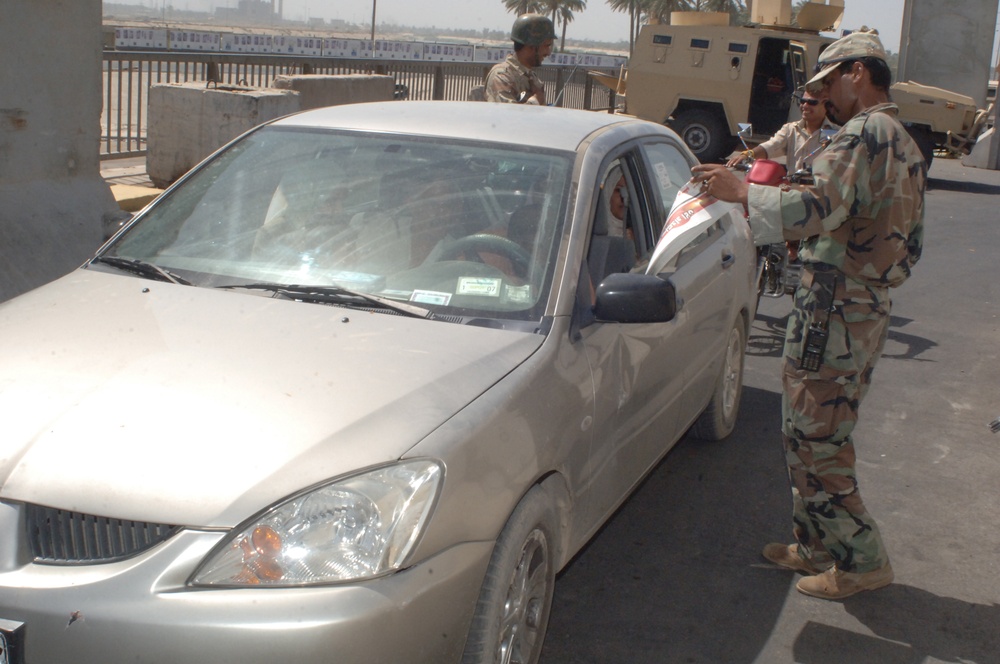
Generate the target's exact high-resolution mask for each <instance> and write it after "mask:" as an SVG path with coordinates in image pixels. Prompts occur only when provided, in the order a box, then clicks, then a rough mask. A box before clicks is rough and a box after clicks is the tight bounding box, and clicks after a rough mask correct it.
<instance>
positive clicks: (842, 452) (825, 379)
mask: <svg viewBox="0 0 1000 664" xmlns="http://www.w3.org/2000/svg"><path fill="white" fill-rule="evenodd" d="M895 112H896V110H895V106H893V105H892V104H881V105H878V106H875V107H873V108H871V109H868V110H867V111H865V112H863V113H861V114H859V115H857V116H855V117H854V118H853V119H851V120H850V121H849V122H848V123H847V124H846V125H845V126H844V127H843V129H842V130H841V131H840V132H839V133H838V134H837V136H836V137H835V138H834V140H833V142H832V143H831V145H830V146H829V147H828V148H827V150H826V151H824V152H823V153H821V154H820V155H818V156H817V158H816V160H815V161H814V162H813V170H814V173H815V176H816V184H815V185H814V186H809V187H804V188H798V189H788V190H786V191H782V192H780V193H778V194H768V193H767V192H759V195H758V197H757V198H756V199H754V200H751V205H750V206H749V207H750V211H751V225H752V226H753V225H754V223H755V221H754V214H755V211H754V208H755V207H756V209H757V213H758V215H759V214H760V213H761V211H763V213H764V215H765V217H766V216H768V215H770V219H766V218H765V219H763V221H762V220H761V219H760V218H759V217H758V220H757V222H756V223H758V224H761V223H762V224H763V225H764V226H765V227H767V226H770V228H769V230H772V231H773V226H774V225H775V223H776V222H778V221H780V224H781V227H782V230H783V232H784V237H785V238H786V239H790V240H794V239H802V240H803V246H802V249H801V251H800V255H801V257H802V261H803V268H804V269H803V276H802V283H801V285H800V286H799V288H798V289H797V290H796V292H795V295H794V300H795V301H794V306H793V310H792V313H791V316H790V317H789V321H788V327H787V329H786V333H785V350H784V354H785V363H784V367H783V373H782V382H783V394H782V434H783V440H784V446H785V453H786V458H787V462H788V472H789V478H790V480H791V484H792V497H793V517H792V518H793V532H794V535H795V538H796V540H797V541H798V543H799V547H800V552H801V553H802V554H803V555H804V556H805V557H806V558H807V559H809V560H811V561H812V562H813V563H814V564H815V565H817V566H819V567H823V566H828V565H829V564H831V563H834V564H836V566H837V567H838V568H839V569H842V570H844V571H846V572H854V573H864V572H870V571H873V570H875V569H878V568H880V567H883V566H884V565H885V564H887V563H888V562H889V559H888V556H887V554H886V551H885V545H884V544H883V542H882V537H881V535H880V533H879V529H878V526H877V525H876V523H875V521H874V519H872V517H871V515H870V514H869V513H868V511H867V510H866V509H865V505H864V502H863V501H862V499H861V494H860V492H859V490H858V481H857V476H856V473H855V470H854V468H855V448H854V442H853V439H852V436H851V434H852V432H853V430H854V426H855V424H856V423H857V420H858V411H859V408H860V406H861V401H862V399H863V398H864V396H865V394H866V393H867V391H868V388H869V386H870V384H871V379H872V372H873V371H874V368H875V364H876V362H877V361H878V359H879V357H880V356H881V354H882V350H883V348H884V346H885V341H886V337H887V335H888V331H889V312H890V306H891V302H890V298H889V288H890V287H895V286H899V285H900V284H902V283H903V282H904V281H905V280H906V279H907V278H908V277H909V276H910V271H911V269H912V267H913V265H914V264H915V263H916V262H917V261H918V260H919V259H920V253H921V249H922V241H923V214H924V205H923V198H924V189H925V187H926V181H927V167H926V164H925V162H924V160H923V158H922V157H921V155H920V151H919V150H918V148H917V146H916V144H915V143H914V142H913V141H912V139H910V137H909V135H908V134H907V133H906V130H905V129H904V128H903V127H902V125H900V124H899V123H898V122H897V121H896V120H895V117H894V116H895ZM754 189H768V188H767V187H757V186H753V187H751V190H754ZM770 189H772V190H775V189H776V188H774V187H770ZM768 196H770V197H771V198H770V200H768ZM776 199H780V200H776ZM775 204H777V209H776V208H775V207H773V206H774V205H775ZM755 232H756V230H755ZM820 271H824V272H825V271H833V272H834V273H835V274H837V275H838V279H837V286H836V289H835V291H834V300H833V304H834V309H833V311H832V312H830V314H829V319H828V321H827V322H828V333H829V338H828V341H827V345H826V349H825V352H824V354H823V362H822V365H821V366H820V368H819V370H818V371H814V372H812V371H805V370H802V369H799V368H798V366H799V360H800V358H801V356H802V349H803V345H804V341H805V336H806V333H807V331H808V328H809V324H810V322H811V321H812V320H813V319H814V316H815V311H814V309H815V308H816V293H815V292H814V290H813V289H812V286H813V279H812V275H813V274H814V273H816V272H820Z"/></svg>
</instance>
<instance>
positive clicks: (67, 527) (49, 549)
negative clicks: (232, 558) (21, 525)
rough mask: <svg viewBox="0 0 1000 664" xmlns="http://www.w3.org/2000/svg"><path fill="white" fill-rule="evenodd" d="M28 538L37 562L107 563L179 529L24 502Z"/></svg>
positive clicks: (155, 543)
mask: <svg viewBox="0 0 1000 664" xmlns="http://www.w3.org/2000/svg"><path fill="white" fill-rule="evenodd" d="M26 507H27V519H26V525H27V530H28V541H29V543H30V546H31V553H32V555H33V556H34V557H35V561H36V562H40V563H49V564H55V565H83V564H93V563H109V562H113V561H115V560H122V559H124V558H128V557H130V556H134V555H136V554H139V553H142V552H143V551H146V550H147V549H150V548H152V547H154V546H156V545H157V544H159V543H160V542H163V541H165V540H167V539H169V538H170V537H171V536H173V534H174V533H176V532H177V531H178V530H180V528H179V527H178V526H167V525H163V524H159V523H146V522H143V521H123V520H121V519H109V518H107V517H102V516H92V515H90V514H79V513H78V512H67V511H65V510H58V509H53V508H51V507H42V506H40V505H26Z"/></svg>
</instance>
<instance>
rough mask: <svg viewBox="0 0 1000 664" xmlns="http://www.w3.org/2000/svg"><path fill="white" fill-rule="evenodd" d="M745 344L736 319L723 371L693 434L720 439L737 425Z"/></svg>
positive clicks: (741, 328)
mask: <svg viewBox="0 0 1000 664" xmlns="http://www.w3.org/2000/svg"><path fill="white" fill-rule="evenodd" d="M746 345H747V340H746V332H745V328H744V326H743V320H742V319H739V320H737V321H736V324H735V325H733V329H732V330H730V331H729V341H728V342H727V344H726V356H725V358H724V359H723V363H722V373H721V374H720V375H719V378H718V381H717V382H716V384H715V391H714V392H713V393H712V400H711V401H709V402H708V406H707V407H706V408H705V411H704V412H703V413H702V414H701V416H700V417H699V418H698V420H697V421H696V422H695V423H694V426H693V427H692V428H691V433H692V434H693V435H694V437H695V438H699V439H701V440H722V439H723V438H725V437H726V436H728V435H729V434H731V433H732V432H733V429H734V428H736V416H737V415H738V414H739V412H740V398H741V397H742V396H743V358H744V356H745V354H746V353H745V351H746Z"/></svg>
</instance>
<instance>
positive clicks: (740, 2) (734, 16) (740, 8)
mask: <svg viewBox="0 0 1000 664" xmlns="http://www.w3.org/2000/svg"><path fill="white" fill-rule="evenodd" d="M692 4H693V5H694V6H693V7H692V9H694V10H695V11H699V12H726V13H727V14H729V22H730V24H732V25H743V24H744V23H746V22H747V20H748V19H749V16H750V11H749V10H748V9H747V6H746V4H747V3H746V2H745V1H744V0H692Z"/></svg>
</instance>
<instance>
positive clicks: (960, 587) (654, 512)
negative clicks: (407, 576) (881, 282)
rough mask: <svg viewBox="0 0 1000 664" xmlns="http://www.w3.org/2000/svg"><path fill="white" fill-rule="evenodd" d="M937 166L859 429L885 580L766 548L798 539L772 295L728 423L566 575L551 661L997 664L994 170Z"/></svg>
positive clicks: (672, 468) (644, 493)
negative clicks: (884, 550) (866, 586)
mask: <svg viewBox="0 0 1000 664" xmlns="http://www.w3.org/2000/svg"><path fill="white" fill-rule="evenodd" d="M930 176H931V177H930V182H929V191H928V193H927V197H926V210H927V214H926V232H925V241H924V255H923V258H922V260H921V261H920V263H918V264H917V266H916V267H915V269H914V274H913V277H912V278H911V279H910V280H909V281H907V282H906V283H905V284H904V285H903V286H902V287H901V288H899V289H897V290H895V291H894V292H893V309H892V322H891V328H890V332H889V341H888V343H887V346H886V351H885V355H884V356H883V358H882V360H881V361H880V363H879V364H878V366H877V367H876V370H875V375H874V382H873V386H872V389H871V391H870V393H869V395H868V397H867V399H866V400H865V402H864V403H863V404H862V407H861V415H860V422H859V424H858V426H857V428H856V429H855V442H856V446H857V449H858V456H859V460H858V474H859V482H860V486H861V491H862V494H863V495H864V498H865V503H866V505H867V507H868V509H869V511H870V512H871V513H872V514H873V515H874V516H875V518H876V519H877V521H878V523H879V525H880V527H881V529H882V532H883V537H884V538H885V540H886V545H887V547H888V550H889V554H890V557H891V559H892V565H893V568H894V570H895V573H896V581H895V583H894V584H892V585H891V586H889V587H887V588H884V589H881V590H878V591H874V592H868V593H863V594H861V595H857V596H855V597H851V598H848V599H846V600H843V601H837V602H831V601H825V600H820V599H815V598H811V597H807V596H805V595H802V594H800V593H798V592H797V591H796V590H795V586H794V583H795V580H796V579H797V578H798V576H797V575H796V574H794V573H792V572H789V571H785V570H782V569H779V568H777V567H775V566H773V565H771V564H769V563H767V562H766V561H764V560H763V558H761V556H760V549H761V548H762V547H763V546H764V544H766V543H768V542H771V541H791V540H790V532H791V525H790V498H789V490H788V482H787V476H786V474H785V469H784V459H783V455H782V452H781V442H780V437H779V434H780V430H779V420H780V414H779V410H780V380H779V366H780V355H781V340H782V335H783V331H784V325H785V322H786V319H787V315H788V312H789V310H790V307H791V300H790V299H789V298H788V297H783V298H781V299H765V300H764V301H763V302H762V304H761V310H760V312H759V314H758V316H757V318H756V320H755V321H754V324H753V328H752V330H751V334H750V339H749V348H748V357H747V365H746V374H745V380H744V384H745V387H744V393H743V402H742V406H741V411H740V420H739V423H738V426H737V429H736V431H735V433H734V434H733V435H732V436H730V438H729V439H727V440H726V441H723V442H721V443H713V444H705V443H698V442H697V441H692V440H688V439H684V440H682V441H681V442H680V443H679V444H678V445H677V447H675V448H674V449H673V450H672V451H671V452H670V453H669V454H668V455H667V457H666V458H665V459H664V461H663V462H662V463H661V464H660V465H659V466H658V467H657V468H656V469H655V470H654V471H653V472H652V473H651V475H650V476H649V477H648V478H647V480H646V481H645V482H644V483H643V484H642V486H641V487H640V488H639V489H638V491H637V492H636V493H635V494H634V495H633V496H632V498H631V499H630V500H629V501H628V502H627V503H626V504H625V505H624V506H623V507H622V508H621V509H620V510H619V512H618V513H617V514H616V515H615V516H614V518H613V519H612V520H611V521H609V522H608V524H607V525H606V526H605V528H604V529H603V530H602V531H601V532H600V533H599V534H598V536H597V537H596V538H595V539H594V540H593V541H592V542H591V543H590V545H589V546H588V547H587V548H586V549H584V551H583V552H582V553H581V554H580V555H579V556H577V558H576V559H575V560H574V561H573V562H572V563H571V564H570V565H569V566H568V567H567V568H566V569H565V570H564V571H563V572H562V574H561V575H560V576H559V578H558V581H557V583H556V596H555V606H554V609H553V615H552V618H551V620H550V624H549V633H548V636H547V638H546V642H545V649H544V652H543V656H542V663H543V664H570V663H572V664H585V663H590V662H593V663H601V664H616V663H622V664H624V663H628V664H644V663H649V664H672V663H675V662H676V663H685V664H691V663H705V664H720V663H721V664H745V663H751V662H752V663H759V664H784V663H787V662H796V663H801V664H866V663H869V662H870V663H872V664H925V663H932V662H963V663H965V662H975V663H979V664H986V663H995V662H1000V562H998V559H997V555H998V551H1000V433H993V432H991V431H990V428H989V423H990V421H992V420H993V419H995V418H997V417H998V416H1000V390H998V389H997V383H998V381H997V376H998V375H1000V358H998V354H1000V331H998V328H1000V321H998V314H1000V306H998V302H1000V285H998V278H997V272H996V257H997V256H998V255H1000V228H998V226H1000V205H998V204H1000V172H998V171H986V170H978V169H973V168H966V167H963V166H962V165H961V163H960V162H958V161H955V160H946V159H940V158H939V159H937V160H936V161H935V163H934V165H933V166H932V168H931V171H930Z"/></svg>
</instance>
